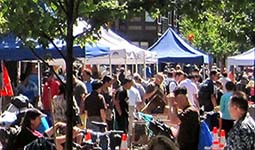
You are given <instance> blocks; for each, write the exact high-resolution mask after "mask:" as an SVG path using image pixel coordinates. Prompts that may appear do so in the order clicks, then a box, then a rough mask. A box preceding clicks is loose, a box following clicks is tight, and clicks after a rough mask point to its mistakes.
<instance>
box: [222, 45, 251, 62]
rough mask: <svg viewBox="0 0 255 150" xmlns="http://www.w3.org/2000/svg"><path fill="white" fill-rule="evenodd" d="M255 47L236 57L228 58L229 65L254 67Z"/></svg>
mask: <svg viewBox="0 0 255 150" xmlns="http://www.w3.org/2000/svg"><path fill="white" fill-rule="evenodd" d="M254 63H255V47H254V48H252V49H250V50H248V51H246V52H244V53H242V54H239V55H236V56H230V57H228V58H227V65H228V66H230V65H239V66H254V65H255V64H254Z"/></svg>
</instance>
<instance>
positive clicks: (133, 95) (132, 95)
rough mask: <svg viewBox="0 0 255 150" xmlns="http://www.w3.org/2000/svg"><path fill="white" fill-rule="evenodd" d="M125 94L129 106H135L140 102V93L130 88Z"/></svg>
mask: <svg viewBox="0 0 255 150" xmlns="http://www.w3.org/2000/svg"><path fill="white" fill-rule="evenodd" d="M127 92H128V98H129V105H130V106H136V103H138V102H142V99H141V96H140V93H139V91H138V90H137V89H136V88H134V87H131V88H130V89H129V90H128V91H127Z"/></svg>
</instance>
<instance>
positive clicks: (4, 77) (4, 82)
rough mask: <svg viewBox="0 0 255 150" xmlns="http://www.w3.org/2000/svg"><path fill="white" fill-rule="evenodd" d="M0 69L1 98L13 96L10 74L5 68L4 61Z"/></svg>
mask: <svg viewBox="0 0 255 150" xmlns="http://www.w3.org/2000/svg"><path fill="white" fill-rule="evenodd" d="M0 64H1V67H0V68H1V69H0V96H13V90H12V85H11V80H10V77H9V74H8V70H7V68H6V67H5V65H4V63H3V61H1V63H0Z"/></svg>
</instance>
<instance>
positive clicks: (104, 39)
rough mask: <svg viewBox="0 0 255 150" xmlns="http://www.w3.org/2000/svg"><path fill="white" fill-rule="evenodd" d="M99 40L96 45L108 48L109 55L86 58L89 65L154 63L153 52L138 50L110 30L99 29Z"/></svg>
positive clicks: (155, 60)
mask: <svg viewBox="0 0 255 150" xmlns="http://www.w3.org/2000/svg"><path fill="white" fill-rule="evenodd" d="M101 33H102V34H101V38H100V39H99V41H98V42H97V43H98V44H101V45H105V46H107V47H109V48H110V53H109V54H108V55H107V56H106V55H105V56H102V57H94V58H88V59H87V63H90V64H144V63H156V62H157V57H156V53H155V52H150V51H147V50H144V49H142V48H139V47H137V46H135V45H133V44H131V43H130V42H128V41H127V40H125V39H124V38H122V37H121V36H119V35H118V34H116V33H114V32H113V31H112V30H110V29H105V28H103V27H102V28H101Z"/></svg>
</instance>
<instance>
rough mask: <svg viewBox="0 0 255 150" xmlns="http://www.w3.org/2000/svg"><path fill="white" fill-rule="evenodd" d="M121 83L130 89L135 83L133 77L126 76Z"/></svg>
mask: <svg viewBox="0 0 255 150" xmlns="http://www.w3.org/2000/svg"><path fill="white" fill-rule="evenodd" d="M121 85H122V86H123V88H124V89H130V88H131V87H132V85H133V80H132V79H131V78H125V79H124V80H123V81H122V82H121Z"/></svg>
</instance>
